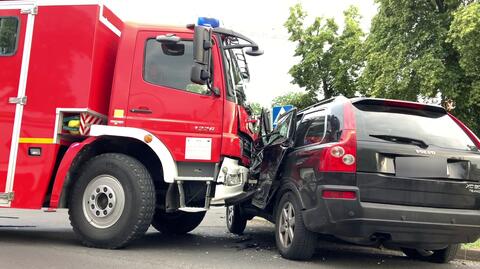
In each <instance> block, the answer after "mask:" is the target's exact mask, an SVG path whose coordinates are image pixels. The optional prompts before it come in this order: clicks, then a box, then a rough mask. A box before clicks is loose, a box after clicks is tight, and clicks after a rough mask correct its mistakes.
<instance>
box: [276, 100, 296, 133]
mask: <svg viewBox="0 0 480 269" xmlns="http://www.w3.org/2000/svg"><path fill="white" fill-rule="evenodd" d="M292 108H293V106H292V105H286V106H274V107H273V108H272V126H273V128H275V127H276V126H277V122H278V119H279V118H280V116H281V115H282V114H285V113H287V112H288V111H290V110H292Z"/></svg>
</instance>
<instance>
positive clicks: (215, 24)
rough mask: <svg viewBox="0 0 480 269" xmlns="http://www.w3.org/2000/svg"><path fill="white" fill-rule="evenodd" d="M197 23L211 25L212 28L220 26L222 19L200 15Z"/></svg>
mask: <svg viewBox="0 0 480 269" xmlns="http://www.w3.org/2000/svg"><path fill="white" fill-rule="evenodd" d="M197 24H198V25H199V26H209V27H212V28H217V27H220V21H219V20H218V19H215V18H207V17H198V22H197Z"/></svg>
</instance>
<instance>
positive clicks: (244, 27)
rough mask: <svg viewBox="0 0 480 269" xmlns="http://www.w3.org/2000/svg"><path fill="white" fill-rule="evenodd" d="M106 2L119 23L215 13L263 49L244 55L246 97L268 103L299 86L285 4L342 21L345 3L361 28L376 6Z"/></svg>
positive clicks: (245, 0) (182, 20) (291, 0)
mask: <svg viewBox="0 0 480 269" xmlns="http://www.w3.org/2000/svg"><path fill="white" fill-rule="evenodd" d="M105 2H106V3H107V6H108V7H110V8H111V9H112V10H114V11H115V12H116V13H117V14H118V15H119V16H120V17H121V18H122V19H123V20H124V21H136V22H145V23H153V24H168V25H186V24H187V23H195V22H196V20H197V18H198V17H199V16H205V17H214V18H218V19H220V20H221V22H222V23H223V26H224V27H226V28H231V29H233V30H235V31H237V32H240V33H242V34H245V35H246V36H248V37H250V38H252V39H253V40H255V42H257V43H258V44H259V45H260V47H262V49H263V50H264V51H265V54H264V55H262V56H260V57H248V62H249V67H250V73H251V79H250V83H249V85H248V88H247V92H246V93H247V99H248V101H250V102H259V103H261V104H262V105H264V106H270V103H271V100H272V99H273V98H274V97H275V96H278V95H281V94H283V93H286V92H288V91H297V90H299V88H298V86H296V85H293V84H291V83H290V82H291V80H292V78H291V76H290V75H289V74H288V70H289V69H290V67H291V66H292V65H293V64H295V63H297V62H298V59H296V58H295V57H293V53H294V49H295V44H294V43H292V42H290V41H288V33H287V31H286V30H285V28H284V27H283V24H284V23H285V21H286V19H287V18H288V15H289V7H290V6H292V5H294V4H296V3H298V2H300V3H301V4H302V5H303V7H304V9H305V10H306V11H307V13H308V14H309V16H311V17H313V16H323V17H334V18H335V19H336V21H337V22H339V23H341V22H342V21H343V14H342V12H343V11H344V10H345V9H347V8H348V6H350V5H356V6H358V7H359V8H360V12H361V14H362V16H363V18H362V27H363V28H364V29H365V30H368V29H369V26H370V21H371V18H372V17H373V16H374V15H375V13H376V11H377V9H376V6H375V5H374V3H373V0H357V1H353V0H336V1H331V0H300V1H299V0H276V1H262V0H241V1H229V0H210V1H198V0H197V1H196V0H167V1H165V0H161V1H158V0H135V1H119V0H106V1H105Z"/></svg>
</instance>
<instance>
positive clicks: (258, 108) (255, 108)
mask: <svg viewBox="0 0 480 269" xmlns="http://www.w3.org/2000/svg"><path fill="white" fill-rule="evenodd" d="M248 106H249V107H250V110H251V111H252V113H253V115H255V116H260V114H262V109H263V107H262V105H261V104H259V103H256V102H252V103H249V104H248Z"/></svg>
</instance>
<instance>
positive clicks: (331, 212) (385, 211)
mask: <svg viewBox="0 0 480 269" xmlns="http://www.w3.org/2000/svg"><path fill="white" fill-rule="evenodd" d="M324 189H329V190H332V189H333V190H341V191H355V192H356V193H357V199H356V200H340V199H323V198H322V197H321V193H322V191H323V190H324ZM359 196H360V193H359V190H358V188H357V187H351V186H321V187H320V186H319V189H318V190H317V198H318V199H317V201H318V202H317V205H316V206H315V207H314V208H311V209H306V210H305V211H304V212H303V218H304V222H305V225H306V227H307V228H308V229H309V230H311V231H313V232H317V233H323V234H331V235H334V236H336V237H339V238H342V239H345V240H348V241H352V242H356V243H360V244H374V243H376V242H378V241H379V240H382V242H384V243H385V244H392V245H398V246H405V247H413V246H415V247H417V248H425V249H436V248H443V247H445V246H446V245H448V244H454V243H464V242H473V241H475V240H476V239H478V238H479V237H480V210H461V209H444V208H431V207H415V206H403V205H391V204H380V203H366V202H360V200H359Z"/></svg>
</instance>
